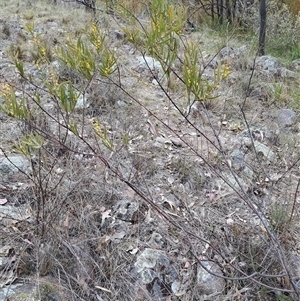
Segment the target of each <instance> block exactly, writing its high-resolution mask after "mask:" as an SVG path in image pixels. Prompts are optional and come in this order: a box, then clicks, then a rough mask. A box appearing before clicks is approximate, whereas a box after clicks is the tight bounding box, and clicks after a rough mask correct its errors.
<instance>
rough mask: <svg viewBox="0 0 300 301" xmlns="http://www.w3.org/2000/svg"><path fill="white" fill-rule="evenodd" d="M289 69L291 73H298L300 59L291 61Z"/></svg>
mask: <svg viewBox="0 0 300 301" xmlns="http://www.w3.org/2000/svg"><path fill="white" fill-rule="evenodd" d="M289 67H290V69H291V70H292V71H300V59H296V60H293V61H292V62H291V63H290V66H289Z"/></svg>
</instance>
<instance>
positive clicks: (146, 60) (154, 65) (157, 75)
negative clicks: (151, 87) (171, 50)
mask: <svg viewBox="0 0 300 301" xmlns="http://www.w3.org/2000/svg"><path fill="white" fill-rule="evenodd" d="M131 68H132V69H133V70H134V71H136V72H137V73H139V74H141V75H142V76H143V77H146V78H147V80H148V81H149V82H152V83H153V84H157V80H158V79H161V78H163V76H164V71H163V68H162V66H161V64H160V63H159V62H158V61H157V60H155V59H154V58H152V57H150V56H137V57H136V62H135V64H133V66H132V67H131Z"/></svg>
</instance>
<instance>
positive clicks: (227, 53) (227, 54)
mask: <svg viewBox="0 0 300 301" xmlns="http://www.w3.org/2000/svg"><path fill="white" fill-rule="evenodd" d="M235 55H236V51H235V50H234V49H233V48H232V47H228V46H227V47H224V48H222V49H221V50H220V53H219V55H218V56H219V57H220V58H221V59H224V58H225V59H228V58H230V59H233V58H234V56H235Z"/></svg>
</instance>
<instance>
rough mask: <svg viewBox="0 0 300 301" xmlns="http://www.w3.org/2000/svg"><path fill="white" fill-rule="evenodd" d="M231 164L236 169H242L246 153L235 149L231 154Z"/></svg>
mask: <svg viewBox="0 0 300 301" xmlns="http://www.w3.org/2000/svg"><path fill="white" fill-rule="evenodd" d="M230 157H231V164H232V168H233V169H234V170H237V171H239V170H242V169H243V168H244V167H245V161H244V157H245V154H244V153H243V152H242V151H240V150H239V149H235V150H233V151H232V152H231V154H230Z"/></svg>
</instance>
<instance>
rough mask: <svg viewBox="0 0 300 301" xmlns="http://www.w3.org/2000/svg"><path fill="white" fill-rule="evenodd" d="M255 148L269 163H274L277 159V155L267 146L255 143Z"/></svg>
mask: <svg viewBox="0 0 300 301" xmlns="http://www.w3.org/2000/svg"><path fill="white" fill-rule="evenodd" d="M254 147H255V150H256V152H257V154H258V155H263V156H264V157H265V158H266V159H268V160H269V161H273V160H274V159H275V153H274V152H273V151H272V150H271V149H270V148H269V147H268V146H266V145H265V144H263V143H261V142H258V141H255V142H254Z"/></svg>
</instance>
